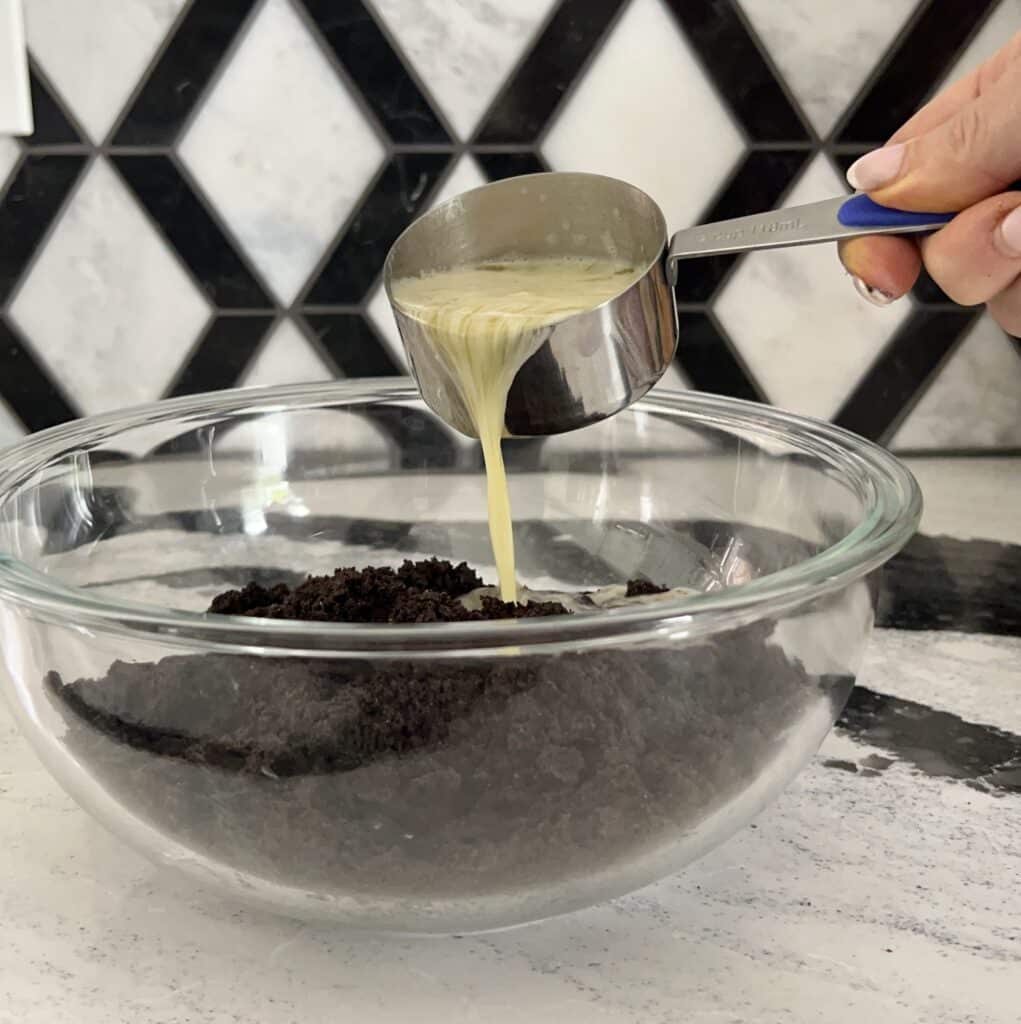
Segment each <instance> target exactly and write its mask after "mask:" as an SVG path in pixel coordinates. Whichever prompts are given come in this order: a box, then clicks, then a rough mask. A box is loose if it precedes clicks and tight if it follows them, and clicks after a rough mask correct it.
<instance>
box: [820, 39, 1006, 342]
mask: <svg viewBox="0 0 1021 1024" xmlns="http://www.w3.org/2000/svg"><path fill="white" fill-rule="evenodd" d="M847 179H848V181H849V182H850V183H851V185H852V186H853V187H854V188H856V189H860V190H861V191H863V192H867V193H868V194H869V196H870V197H871V198H872V199H874V200H875V201H876V202H877V203H881V204H882V205H884V206H892V207H895V208H897V209H901V210H919V211H928V212H932V213H951V212H955V211H960V212H959V213H958V214H957V216H956V217H955V218H954V219H953V221H951V222H950V223H949V224H948V225H947V226H946V227H945V228H942V229H941V230H940V231H938V232H936V233H935V234H933V235H929V236H927V237H925V238H923V239H922V240H921V241H920V242H919V241H914V240H911V239H908V238H906V237H901V236H896V235H871V236H866V237H864V238H855V239H851V240H849V241H847V242H844V243H842V244H841V246H840V259H841V261H842V262H843V264H844V266H845V267H846V268H847V270H848V272H849V273H851V274H852V275H854V277H855V279H856V280H855V284H856V286H857V287H858V290H859V292H861V293H862V295H864V297H865V298H867V299H869V301H871V302H874V303H876V304H877V305H881V306H885V305H888V304H889V303H890V302H893V301H894V300H895V299H898V298H900V297H901V296H902V295H904V294H905V293H906V292H907V291H908V290H909V289H910V288H911V286H912V285H913V284H914V283H915V280H916V278H917V277H918V274H919V271H920V270H921V267H922V264H923V263H924V265H925V268H926V270H927V271H928V272H929V274H930V276H931V277H932V278H933V280H934V281H935V282H936V284H938V285H939V286H940V288H942V289H943V291H944V292H946V294H947V295H949V296H950V298H951V299H953V300H954V301H955V302H959V303H961V304H962V305H966V306H972V305H978V304H980V303H986V304H987V305H988V308H989V311H990V313H991V314H992V315H993V317H994V318H995V319H996V321H997V322H998V323H999V324H1000V326H1001V327H1003V328H1004V330H1006V331H1007V333H1008V334H1014V335H1021V191H1010V188H1011V186H1012V185H1014V184H1015V183H1016V182H1017V181H1018V179H1021V32H1019V33H1018V34H1017V35H1015V36H1014V37H1013V38H1012V39H1011V40H1010V42H1008V43H1007V45H1006V46H1004V47H1003V49H1001V50H1000V51H999V52H998V53H997V54H995V56H993V57H991V58H990V59H989V60H988V61H986V62H985V63H984V64H983V65H982V66H981V67H979V68H977V69H976V70H975V71H974V72H972V73H971V74H970V75H968V76H967V77H965V78H963V79H962V80H961V81H959V82H957V83H956V84H954V85H952V86H951V87H949V88H948V89H946V90H944V91H943V92H942V93H940V94H939V95H938V96H936V97H935V98H934V99H933V100H931V101H930V102H929V103H927V104H926V105H925V106H924V107H923V108H922V109H921V110H920V111H919V112H918V113H917V114H915V116H914V117H912V118H911V119H910V120H909V121H908V122H907V123H906V124H905V125H904V126H903V127H902V128H901V129H900V130H899V131H898V132H897V133H896V134H895V135H894V136H893V137H892V138H891V139H890V141H889V142H888V143H887V144H886V145H885V146H884V147H882V148H881V149H876V150H873V151H872V152H871V153H866V154H865V156H863V157H861V158H860V159H859V160H857V161H856V162H855V163H854V164H852V165H851V167H850V169H849V170H848V172H847Z"/></svg>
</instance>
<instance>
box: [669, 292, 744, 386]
mask: <svg viewBox="0 0 1021 1024" xmlns="http://www.w3.org/2000/svg"><path fill="white" fill-rule="evenodd" d="M678 319H679V321H680V330H679V334H678V344H677V363H678V365H679V366H680V367H681V369H682V370H683V371H684V373H685V374H686V375H687V377H688V379H689V380H690V381H691V383H692V384H693V385H694V386H695V388H697V389H698V390H699V391H708V392H710V393H711V394H714V395H730V396H731V397H733V398H747V399H749V400H751V401H762V400H763V395H762V394H761V392H760V391H759V389H758V387H757V386H756V384H755V380H754V378H753V377H752V376H751V374H750V373H748V371H747V370H746V369H745V368H744V366H743V365H742V363H741V361H740V360H739V359H738V357H737V356H736V355H735V353H734V352H733V351H732V349H731V347H730V345H729V344H728V342H727V339H726V335H725V334H724V333H723V331H722V329H721V328H720V327H719V326H718V325H717V323H716V321H715V320H714V319H713V318H712V317H710V316H709V314H707V313H698V312H687V311H682V312H681V314H680V316H679V318H678Z"/></svg>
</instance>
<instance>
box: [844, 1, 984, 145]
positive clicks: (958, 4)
mask: <svg viewBox="0 0 1021 1024" xmlns="http://www.w3.org/2000/svg"><path fill="white" fill-rule="evenodd" d="M996 3H997V0H938V2H937V0H923V2H922V3H921V4H920V5H919V7H918V9H917V11H916V13H915V15H914V17H913V18H912V20H911V22H910V24H909V25H908V27H907V29H906V31H905V32H904V33H903V34H902V36H901V38H900V40H899V41H898V42H897V43H896V44H895V45H894V47H893V48H892V50H891V52H890V53H889V54H888V55H887V56H886V59H885V63H884V64H882V66H881V67H882V70H881V71H880V72H879V74H878V75H877V76H876V77H875V79H874V80H873V81H872V82H871V84H870V85H869V86H868V87H867V89H866V90H865V92H864V93H863V94H862V95H861V96H860V97H859V98H858V100H857V101H856V102H855V103H854V104H853V105H852V106H851V108H850V110H849V112H848V113H847V114H846V115H845V116H844V118H843V123H842V124H841V125H840V126H839V128H838V130H837V137H838V138H839V140H840V141H841V142H843V143H858V144H861V145H863V146H866V147H868V146H879V145H882V143H883V142H885V141H886V140H887V139H888V138H889V137H890V136H891V135H892V134H893V133H894V132H895V131H896V130H897V129H898V128H899V127H900V126H901V125H902V124H903V123H904V122H905V121H906V120H907V119H908V118H909V117H910V116H911V115H912V114H913V113H914V112H915V111H916V110H917V109H918V107H920V106H921V105H922V103H923V102H924V101H925V99H926V98H927V97H928V95H929V93H930V92H931V91H932V89H933V87H934V86H935V85H936V84H937V83H938V82H939V81H940V80H941V79H942V78H943V76H944V75H945V74H946V72H947V68H948V67H950V66H951V65H952V64H953V62H954V59H955V58H956V57H957V55H958V53H959V52H960V50H961V48H962V47H963V46H964V45H965V44H966V43H967V42H968V40H969V39H970V38H971V34H972V32H973V31H974V30H975V28H976V27H977V26H978V25H980V24H981V23H982V22H983V21H984V20H985V18H986V16H987V15H988V14H989V12H990V11H991V10H992V9H993V7H995V6H996Z"/></svg>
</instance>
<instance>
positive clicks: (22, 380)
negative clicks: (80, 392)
mask: <svg viewBox="0 0 1021 1024" xmlns="http://www.w3.org/2000/svg"><path fill="white" fill-rule="evenodd" d="M0 364H2V365H3V373H2V374H0V394H2V395H3V398H4V401H5V402H6V403H7V404H8V405H9V406H10V407H11V409H13V410H14V412H15V413H16V414H17V417H18V419H20V420H21V422H22V423H24V425H25V427H26V428H27V429H28V430H43V429H45V428H46V427H52V426H54V425H56V424H57V423H65V422H66V421H67V420H73V419H74V418H75V417H77V416H79V415H80V413H79V412H78V410H77V409H76V408H75V407H74V405H73V403H72V402H71V400H70V399H69V398H68V397H67V396H66V395H65V394H64V392H63V390H62V389H61V388H60V386H59V385H58V384H57V383H56V381H54V380H53V378H52V377H50V375H49V373H47V371H46V369H45V367H44V366H43V364H42V363H41V362H40V361H39V360H38V359H36V357H35V356H34V355H33V354H32V351H31V349H30V348H29V345H28V343H27V342H26V341H25V339H24V338H22V336H21V335H20V333H19V332H18V331H16V330H15V329H14V327H13V326H12V325H11V324H9V323H8V322H7V321H6V320H4V319H2V318H0Z"/></svg>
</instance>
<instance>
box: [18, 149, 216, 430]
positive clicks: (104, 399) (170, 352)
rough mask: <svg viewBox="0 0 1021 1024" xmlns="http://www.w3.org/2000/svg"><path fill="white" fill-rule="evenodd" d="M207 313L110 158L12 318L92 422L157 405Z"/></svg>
mask: <svg viewBox="0 0 1021 1024" xmlns="http://www.w3.org/2000/svg"><path fill="white" fill-rule="evenodd" d="M209 312H210V311H209V306H208V304H207V303H206V301H205V299H204V298H203V296H202V295H201V293H200V292H199V291H198V289H197V288H196V287H195V285H194V284H193V283H192V281H191V279H190V278H189V277H188V276H187V275H186V274H185V272H184V271H183V270H182V269H181V267H180V266H179V264H178V262H177V260H176V258H175V257H174V256H173V255H172V254H171V252H170V250H169V249H168V247H167V245H166V243H165V242H164V241H163V240H162V239H161V238H160V237H159V235H158V234H157V233H156V230H155V229H154V228H153V227H152V226H151V225H150V223H149V221H148V220H147V219H146V217H145V215H144V214H143V213H142V212H141V210H140V209H139V208H138V206H137V205H136V203H135V201H134V199H133V198H132V197H131V195H130V194H129V193H128V190H127V188H126V186H125V185H124V184H123V183H122V182H121V180H120V178H119V177H118V175H117V174H116V172H115V171H114V170H113V169H112V168H111V167H110V165H109V164H108V163H107V162H106V160H105V159H104V158H103V157H99V158H97V160H96V161H95V163H93V165H92V166H91V168H90V169H89V170H88V171H87V172H86V174H85V178H84V180H83V181H82V183H81V186H80V188H79V189H78V191H77V192H76V193H75V194H74V196H73V197H72V198H71V200H70V204H69V205H68V207H67V209H66V210H65V211H64V214H63V216H62V217H61V219H60V221H59V223H58V224H57V226H56V229H55V230H54V232H53V234H52V236H51V237H50V238H49V240H48V241H47V242H46V243H45V246H44V249H43V251H42V253H41V255H40V256H39V258H38V259H37V261H36V263H35V265H34V266H33V268H32V271H31V272H30V273H29V275H28V278H27V279H26V280H25V281H24V283H23V284H22V287H21V289H20V291H19V292H18V293H17V295H16V297H15V299H14V302H13V304H12V306H11V317H12V319H13V320H14V322H15V323H16V324H17V325H18V327H19V328H20V329H21V330H22V331H23V332H24V333H25V334H26V335H27V336H28V337H29V338H31V340H32V344H33V346H34V347H35V349H36V351H37V352H38V353H39V354H40V355H41V356H42V358H43V360H44V362H45V363H46V364H47V365H48V366H49V368H50V370H51V371H52V372H53V373H54V374H55V375H56V376H57V377H58V378H59V380H60V381H61V383H62V384H63V385H64V387H65V388H66V390H67V391H68V393H69V394H71V395H72V396H73V397H74V399H75V401H76V402H77V403H78V405H79V406H80V407H81V408H82V410H83V411H84V412H86V413H96V412H104V411H106V410H108V409H116V408H120V407H123V406H127V405H133V404H135V403H137V402H145V401H150V400H152V399H155V398H158V397H159V396H160V394H161V393H162V392H163V390H164V388H165V387H166V386H167V384H168V383H169V382H170V381H171V379H172V378H173V377H174V375H175V374H176V372H177V370H178V369H179V367H180V365H181V362H182V360H183V359H184V357H185V355H186V354H187V352H188V350H189V349H190V348H191V345H192V343H193V342H194V341H195V340H196V338H197V337H198V336H199V334H200V333H201V330H202V327H203V325H204V324H205V322H206V320H207V318H208V316H209Z"/></svg>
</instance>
